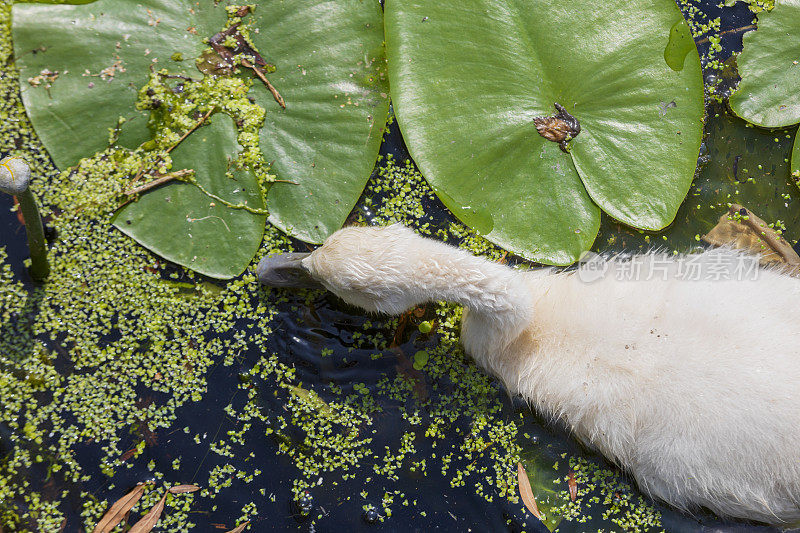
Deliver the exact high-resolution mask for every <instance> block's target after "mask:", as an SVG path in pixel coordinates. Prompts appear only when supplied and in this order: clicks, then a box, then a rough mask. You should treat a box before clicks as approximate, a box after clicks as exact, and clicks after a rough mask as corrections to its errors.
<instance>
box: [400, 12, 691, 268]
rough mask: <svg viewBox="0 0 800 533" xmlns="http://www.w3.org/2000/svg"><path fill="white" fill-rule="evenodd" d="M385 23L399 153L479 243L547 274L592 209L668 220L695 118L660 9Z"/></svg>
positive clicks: (414, 15)
mask: <svg viewBox="0 0 800 533" xmlns="http://www.w3.org/2000/svg"><path fill="white" fill-rule="evenodd" d="M385 17H386V48H387V57H388V62H389V77H390V80H391V83H392V97H393V102H394V106H395V111H396V114H397V120H398V122H399V124H400V129H401V130H402V132H403V137H404V139H405V141H406V144H407V146H408V148H409V151H410V153H411V156H412V158H413V159H414V161H415V162H416V163H417V165H418V166H419V168H420V170H421V172H422V174H423V175H424V176H425V178H426V179H427V180H428V182H429V183H431V185H432V186H433V188H434V190H435V191H436V193H437V195H438V196H439V197H440V198H441V199H442V201H443V202H444V204H445V205H446V206H447V207H448V208H450V210H451V211H453V213H454V214H455V215H456V216H458V217H459V218H460V219H461V220H463V221H464V222H465V223H467V224H468V225H470V226H472V227H474V228H475V229H476V230H477V231H478V232H479V233H481V234H482V235H483V236H484V237H486V238H487V239H489V240H490V241H492V242H494V243H495V244H498V245H500V246H502V247H503V248H506V249H508V250H510V251H513V252H515V253H517V254H519V255H521V256H523V257H525V258H526V259H531V260H534V261H540V262H545V263H550V264H561V265H563V264H569V263H572V262H573V261H575V260H577V258H578V257H579V255H580V254H581V253H582V252H583V251H585V250H586V249H588V248H589V247H590V246H591V245H592V243H593V241H594V239H595V237H596V235H597V232H598V228H599V225H600V212H601V210H602V211H605V212H606V213H608V214H610V215H611V216H613V217H614V218H616V219H617V220H619V221H621V222H624V223H625V224H628V225H631V226H633V227H635V228H640V229H647V230H659V229H661V228H663V227H665V226H667V225H668V224H669V223H670V222H672V220H673V218H674V217H675V213H676V211H677V209H678V206H679V205H680V204H681V202H682V201H683V198H684V197H685V195H686V192H687V190H688V188H689V185H690V183H691V182H692V178H693V177H694V173H695V167H696V164H697V157H698V151H699V148H700V140H701V136H702V130H703V120H704V111H703V89H702V86H703V79H702V76H701V72H700V62H699V57H698V53H697V50H696V48H695V46H694V42H693V41H692V37H691V34H690V33H689V28H688V26H687V24H686V22H685V21H684V18H683V15H682V14H681V13H680V11H679V10H678V9H677V7H676V6H675V3H674V2H672V1H670V0H663V1H662V0H652V1H648V2H644V3H636V4H631V3H630V2H622V1H619V2H611V3H609V2H579V3H573V4H570V6H569V7H565V6H564V5H563V3H561V2H550V1H545V2H537V3H536V4H535V7H534V5H531V4H528V3H524V2H516V1H513V0H483V1H481V2H477V3H473V4H471V5H470V7H469V8H465V7H464V6H463V5H461V4H459V3H457V2H438V3H436V4H435V5H434V4H431V3H429V2H418V1H416V0H389V1H387V3H386V12H385ZM554 105H555V106H556V108H557V109H556V110H554ZM559 106H561V107H559ZM562 110H564V111H562ZM556 111H557V112H556ZM565 111H566V112H568V113H567V114H568V115H569V117H572V118H573V119H575V120H576V121H577V123H579V128H575V126H577V124H575V125H574V126H569V122H570V120H569V117H568V116H567V115H565V114H564V113H565ZM537 121H538V122H537ZM559 123H560V126H559ZM537 124H538V127H537ZM537 129H538V130H540V131H539V133H538V134H537ZM568 137H571V138H572V139H571V140H567V138H568ZM551 141H557V143H558V144H563V143H565V142H566V143H568V146H569V153H566V154H565V153H563V152H562V150H560V149H559V145H558V144H556V143H554V142H551Z"/></svg>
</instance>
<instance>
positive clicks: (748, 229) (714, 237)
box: [703, 204, 800, 275]
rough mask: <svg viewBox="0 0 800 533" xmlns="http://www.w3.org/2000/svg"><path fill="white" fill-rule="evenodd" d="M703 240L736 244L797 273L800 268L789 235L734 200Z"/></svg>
mask: <svg viewBox="0 0 800 533" xmlns="http://www.w3.org/2000/svg"><path fill="white" fill-rule="evenodd" d="M703 240H704V241H706V242H707V243H709V244H712V245H714V246H733V247H734V248H736V249H738V250H744V251H746V252H749V253H752V254H756V255H759V256H760V258H759V263H760V264H761V265H762V266H781V265H783V266H785V267H786V269H787V271H788V272H789V273H791V274H794V275H796V274H797V273H798V271H800V256H798V255H797V252H795V251H794V249H793V248H792V246H791V245H790V244H789V243H788V242H786V239H784V238H783V237H781V236H780V235H779V234H778V232H776V231H775V230H774V229H772V228H770V227H769V226H768V225H767V223H766V222H764V221H763V220H761V219H760V218H758V217H757V216H756V215H754V214H753V212H752V211H750V210H749V209H747V208H745V207H742V206H741V205H739V204H732V205H731V207H730V209H729V210H728V212H727V213H725V214H724V215H722V216H721V217H720V218H719V222H718V223H717V225H716V226H714V228H713V229H712V230H711V231H709V232H708V233H707V234H706V235H704V236H703Z"/></svg>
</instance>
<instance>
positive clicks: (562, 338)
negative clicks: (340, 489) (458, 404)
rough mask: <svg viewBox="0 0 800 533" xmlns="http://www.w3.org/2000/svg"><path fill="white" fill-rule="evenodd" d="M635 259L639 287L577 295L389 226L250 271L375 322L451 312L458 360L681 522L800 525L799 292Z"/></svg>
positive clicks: (790, 286)
mask: <svg viewBox="0 0 800 533" xmlns="http://www.w3.org/2000/svg"><path fill="white" fill-rule="evenodd" d="M640 258H649V259H651V261H650V266H649V267H648V266H647V265H645V267H644V269H643V271H642V272H641V273H640V276H639V277H640V281H625V280H624V279H619V278H620V277H624V276H619V275H618V274H623V273H626V269H628V268H629V267H630V266H631V265H630V263H625V262H623V261H621V260H616V259H612V260H608V261H607V262H605V263H602V264H600V266H602V267H604V268H608V270H607V271H606V273H605V275H604V276H602V277H601V278H600V279H598V280H596V281H594V282H592V283H587V282H585V281H582V280H581V276H579V275H577V274H576V273H574V272H573V273H558V272H556V271H553V270H551V269H543V270H539V271H520V270H515V269H512V268H509V267H507V266H503V265H500V264H497V263H492V262H490V261H487V260H485V259H482V258H479V257H474V256H472V255H470V254H469V253H467V252H465V251H462V250H459V249H457V248H454V247H452V246H448V245H446V244H444V243H441V242H438V241H434V240H431V239H425V238H422V237H420V236H418V235H416V234H415V233H414V232H412V231H411V230H409V229H406V228H403V227H401V226H397V225H396V226H390V227H385V228H373V227H362V228H346V229H343V230H340V231H338V232H337V233H335V234H334V235H332V236H331V237H330V238H328V240H327V241H326V242H325V244H324V245H323V246H322V247H320V248H319V249H317V250H316V251H314V252H313V253H311V254H289V255H284V256H276V257H271V258H267V259H264V260H262V262H261V263H260V264H259V266H258V274H259V279H260V280H261V281H262V283H266V284H268V285H272V286H299V285H306V286H308V285H313V284H314V283H315V282H319V283H321V284H322V285H323V286H324V287H325V288H327V289H328V290H330V291H331V292H333V293H334V294H336V295H337V296H339V297H340V298H341V299H343V300H344V301H346V302H348V303H350V304H353V305H357V306H359V307H362V308H364V309H366V310H367V311H372V312H379V313H389V314H397V313H401V312H402V311H405V310H407V309H409V308H411V307H413V306H415V305H419V304H422V303H424V302H431V301H439V300H446V301H452V302H458V303H460V304H462V305H464V306H465V308H466V311H467V312H466V314H465V316H464V321H463V329H462V334H461V339H462V342H463V344H464V347H465V349H466V351H467V353H469V354H470V355H471V356H472V357H473V358H474V359H475V360H476V361H477V362H478V364H480V365H481V366H482V367H484V368H485V369H487V370H488V371H489V372H491V373H493V374H495V375H496V376H498V377H499V378H500V379H501V380H503V382H504V383H505V385H506V386H507V387H508V389H509V391H511V392H512V393H519V394H521V395H522V396H524V397H525V398H527V399H528V400H529V401H530V402H532V404H533V405H534V406H535V407H536V408H537V409H538V410H539V411H540V412H542V413H543V414H545V415H548V416H551V417H554V418H560V419H562V420H564V421H565V422H566V423H567V424H568V425H569V427H570V428H571V429H572V430H573V431H574V433H575V435H576V436H578V437H579V438H580V439H581V440H583V441H585V442H587V443H591V444H592V445H593V446H594V447H596V448H597V449H598V450H599V451H601V452H602V453H603V454H605V455H606V456H607V457H608V458H609V459H611V460H613V461H614V462H616V463H617V464H619V465H620V466H621V467H623V468H624V469H626V470H627V471H629V472H630V473H631V474H632V475H633V476H634V477H635V478H636V480H637V482H638V484H639V486H640V487H641V488H642V489H643V490H644V491H646V492H648V493H650V494H651V495H653V496H655V497H658V498H661V499H663V500H664V501H666V502H668V503H670V504H672V505H674V506H676V507H678V508H682V509H691V508H693V507H696V506H704V507H707V508H709V509H711V510H712V511H714V512H716V513H717V514H720V515H725V516H731V517H739V518H747V519H753V520H759V521H763V522H768V523H773V524H784V525H785V524H787V523H791V522H796V521H798V520H800V333H799V332H800V280H797V279H795V278H791V277H788V276H785V275H782V274H780V273H779V272H777V271H774V270H761V271H759V272H758V273H757V278H756V279H752V277H753V276H752V272H749V273H747V275H746V276H745V278H747V279H744V280H724V279H721V280H704V281H690V280H684V279H680V276H681V275H682V274H681V269H684V272H683V274H686V269H687V268H688V267H687V266H686V265H687V263H684V264H683V265H680V264H679V261H678V260H676V259H675V258H668V257H667V256H663V257H661V256H655V255H650V256H640ZM683 259H684V260H686V259H691V263H688V264H695V265H697V264H700V265H701V266H702V265H705V267H706V270H707V271H706V272H705V273H702V272H701V275H703V276H709V275H710V277H712V278H714V277H720V276H718V275H714V274H713V273H714V272H717V271H719V270H720V268H719V267H718V266H717V267H716V268H712V267H714V266H715V265H716V264H717V263H719V264H722V263H725V262H727V264H728V266H729V267H730V266H731V265H736V264H737V263H738V264H741V260H742V259H746V257H745V256H741V255H739V254H737V253H736V252H733V251H730V250H727V251H725V250H723V251H721V252H716V255H714V254H712V253H706V254H702V255H700V256H697V257H695V258H683ZM692 268H695V267H692ZM739 273H740V274H741V273H742V272H739ZM734 274H735V272H734ZM664 277H666V278H667V279H664ZM685 277H688V276H685ZM731 277H736V276H731ZM647 278H650V279H647Z"/></svg>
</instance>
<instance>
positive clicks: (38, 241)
mask: <svg viewBox="0 0 800 533" xmlns="http://www.w3.org/2000/svg"><path fill="white" fill-rule="evenodd" d="M30 183H31V168H30V166H28V163H27V162H25V160H24V159H22V158H20V157H13V156H12V157H4V158H3V159H2V161H0V192H4V193H6V194H10V195H12V196H14V197H15V198H16V199H17V201H18V202H19V210H20V213H21V214H22V218H23V220H24V221H25V232H26V234H27V236H28V249H29V250H30V254H31V267H30V273H31V277H32V278H33V279H36V280H43V279H45V278H46V277H47V276H48V274H49V273H50V264H49V263H48V262H47V239H46V238H45V235H44V226H43V224H42V217H41V215H39V206H38V203H37V202H36V197H35V196H34V195H33V192H32V191H31V188H30Z"/></svg>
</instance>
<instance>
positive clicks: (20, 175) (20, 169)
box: [0, 157, 31, 196]
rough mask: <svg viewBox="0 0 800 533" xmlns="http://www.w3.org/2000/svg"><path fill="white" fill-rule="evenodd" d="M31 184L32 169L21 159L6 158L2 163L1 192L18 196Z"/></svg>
mask: <svg viewBox="0 0 800 533" xmlns="http://www.w3.org/2000/svg"><path fill="white" fill-rule="evenodd" d="M30 182H31V167H29V166H28V163H27V162H26V161H25V160H24V159H22V158H21V157H4V158H3V160H2V161H0V191H2V192H4V193H7V194H13V195H14V196H18V195H20V194H22V193H23V192H25V191H26V190H27V188H28V185H29V184H30Z"/></svg>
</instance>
